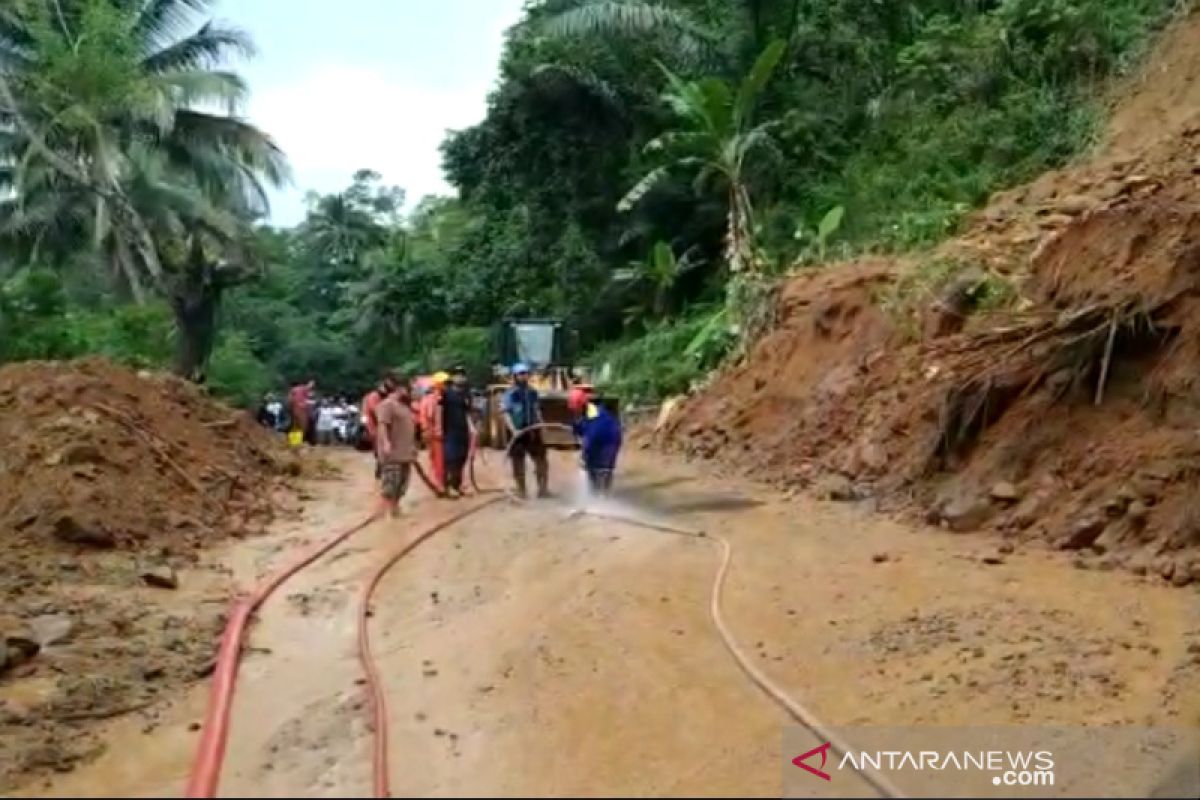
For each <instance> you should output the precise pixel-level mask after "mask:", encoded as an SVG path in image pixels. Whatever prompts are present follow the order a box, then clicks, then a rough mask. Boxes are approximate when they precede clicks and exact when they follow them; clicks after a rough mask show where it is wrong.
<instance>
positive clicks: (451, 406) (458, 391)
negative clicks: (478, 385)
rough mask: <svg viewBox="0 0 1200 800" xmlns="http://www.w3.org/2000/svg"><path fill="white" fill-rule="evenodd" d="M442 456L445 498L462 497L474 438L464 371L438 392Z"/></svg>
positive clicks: (456, 374) (459, 371)
mask: <svg viewBox="0 0 1200 800" xmlns="http://www.w3.org/2000/svg"><path fill="white" fill-rule="evenodd" d="M441 414H442V424H441V429H442V452H443V453H444V460H445V467H446V496H447V497H449V498H451V499H457V498H459V497H462V496H463V494H464V491H463V471H464V470H465V469H466V466H467V456H468V455H470V452H471V439H472V438H473V437H474V436H475V423H474V421H473V420H472V419H471V393H470V391H469V389H468V387H467V373H466V371H465V370H460V369H455V370H454V374H453V376H452V377H451V380H450V384H449V385H448V386H446V388H445V389H443V390H442V406H441Z"/></svg>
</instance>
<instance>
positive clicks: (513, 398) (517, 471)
mask: <svg viewBox="0 0 1200 800" xmlns="http://www.w3.org/2000/svg"><path fill="white" fill-rule="evenodd" d="M512 374H513V385H512V388H510V389H509V390H508V391H507V392H505V393H504V405H503V408H504V424H505V425H507V426H508V432H509V434H510V435H512V436H514V437H516V438H515V439H514V440H513V443H512V446H511V447H510V448H509V451H508V453H509V457H510V458H511V459H512V470H513V482H514V483H515V484H516V491H517V496H518V497H525V496H526V489H525V456H526V455H528V456H529V457H530V458H531V459H533V471H534V475H535V476H536V477H537V485H538V497H549V496H550V487H549V484H550V461H549V459H547V458H546V443H545V441H544V440H543V439H542V432H541V431H540V430H536V431H526V430H525V429H526V428H529V427H530V426H533V425H537V424H539V423H540V422H541V421H542V411H541V408H540V407H539V405H538V403H539V400H538V393H537V389H534V388H533V387H532V386H530V385H529V367H528V366H526V365H525V364H515V365H513V369H512ZM522 431H524V432H523V433H522ZM518 434H519V435H518Z"/></svg>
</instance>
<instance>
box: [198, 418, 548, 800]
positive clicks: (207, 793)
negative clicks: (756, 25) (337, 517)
mask: <svg viewBox="0 0 1200 800" xmlns="http://www.w3.org/2000/svg"><path fill="white" fill-rule="evenodd" d="M550 427H559V428H566V427H568V426H565V425H558V424H555V423H543V424H538V425H533V426H530V427H529V428H525V429H523V430H521V431H518V432H517V434H516V436H514V437H513V441H515V440H516V438H517V437H519V436H520V435H521V434H523V433H526V432H527V431H531V430H537V429H540V428H550ZM511 448H512V442H509V446H508V448H507V450H506V452H507V451H508V450H511ZM475 449H476V442H475V439H474V437H472V440H471V451H470V456H469V457H470V461H471V481H472V483H474V481H475V468H474V461H475ZM414 467H415V469H416V471H417V474H418V475H419V476H420V477H421V480H422V481H424V483H425V484H426V485H427V486H428V487H429V489H430V490H431V491H432V492H433V493H434V494H435V495H437V496H439V497H442V496H444V491H442V490H441V489H439V487H437V486H436V484H434V482H433V481H432V480H430V478H429V476H428V474H426V473H425V471H424V469H422V467H421V464H420V462H419V461H418V462H414ZM476 490H477V491H481V493H489V494H490V493H494V492H500V491H501V490H499V489H486V490H479V489H478V486H476ZM502 499H504V498H503V497H493V498H491V499H489V500H486V501H484V502H482V503H479V504H478V505H476V506H473V507H472V508H470V509H467V510H466V511H463V512H462V513H460V514H457V515H455V516H453V517H451V518H450V519H448V520H446V521H444V522H441V523H438V524H437V525H434V526H433V527H432V528H430V529H429V530H427V531H425V532H423V533H421V534H420V535H419V536H417V538H416V539H414V540H413V541H412V542H411V543H409V544H408V545H405V546H404V547H402V548H400V549H399V550H397V551H396V552H395V553H393V554H392V555H391V556H389V557H388V558H387V559H386V560H385V561H384V563H383V564H382V565H381V566H380V568H379V570H377V571H376V573H375V574H374V575H373V576H372V577H371V580H370V581H369V582H368V583H367V586H366V588H365V591H364V592H363V603H362V613H361V615H360V619H359V656H360V658H361V659H362V662H363V668H364V669H365V670H366V672H367V683H368V687H369V691H370V694H371V702H372V706H373V709H374V716H375V730H376V741H375V789H376V792H377V796H379V797H387V796H388V794H387V792H388V776H387V721H386V703H385V700H384V697H383V693H382V689H381V684H380V682H379V674H378V671H377V670H376V668H375V666H374V662H373V661H372V659H371V649H370V641H369V636H368V634H367V629H366V619H367V612H368V602H369V600H370V597H371V594H372V593H373V592H374V590H375V587H376V585H378V583H379V581H380V580H381V579H382V578H383V576H384V574H386V573H387V571H388V570H389V569H391V567H392V566H393V565H395V563H396V562H397V561H399V560H400V559H401V558H403V557H404V556H405V555H406V554H407V553H408V552H409V551H411V550H412V549H413V548H414V547H416V546H417V545H418V544H420V543H421V542H423V541H425V540H426V539H428V538H429V537H430V536H432V535H433V534H435V533H437V532H438V531H440V530H442V529H443V528H446V527H448V526H450V525H453V524H454V523H455V522H458V521H459V520H461V519H463V518H465V517H468V516H470V515H471V514H474V513H476V512H478V511H480V510H482V509H483V508H486V507H487V506H490V505H492V504H493V503H496V502H499V501H500V500H502ZM379 517H380V512H375V513H373V514H372V515H371V516H369V517H367V518H366V519H365V520H363V521H362V522H360V523H358V524H357V525H354V526H353V527H351V528H348V529H346V530H344V531H341V532H340V533H338V534H335V535H334V536H331V537H330V538H329V539H327V540H325V541H324V542H321V543H319V544H318V545H316V546H315V547H313V548H310V549H309V550H308V551H305V552H304V554H302V555H301V556H300V557H299V558H297V559H296V560H295V561H293V562H290V563H288V564H287V565H286V566H285V567H284V568H283V569H281V570H279V571H277V572H276V573H274V574H273V575H271V576H270V577H269V578H267V579H266V580H265V581H263V582H262V583H260V584H259V585H258V586H257V587H255V589H254V590H253V591H252V592H251V593H249V594H248V595H246V594H243V595H240V596H238V597H237V598H236V599H235V600H234V602H233V604H232V606H231V607H230V612H229V619H228V621H227V622H226V623H225V631H224V632H223V634H222V636H221V645H220V647H219V649H218V650H217V660H216V668H215V669H214V671H213V680H212V690H211V692H210V694H209V701H208V709H207V711H206V712H205V716H204V726H203V729H202V730H201V733H200V742H199V744H198V745H197V749H196V756H195V758H194V759H193V761H192V769H191V772H190V774H189V776H188V783H187V789H186V792H185V795H184V796H185V797H188V798H211V797H216V794H217V787H218V785H219V783H220V778H221V766H222V765H223V763H224V761H225V749H226V746H227V745H228V742H229V719H230V712H231V710H232V707H233V693H234V688H235V686H236V684H237V671H238V666H239V664H240V660H241V653H242V645H243V643H244V641H245V637H246V627H247V624H248V622H249V621H250V617H251V615H252V614H253V613H254V612H255V611H257V610H258V608H259V607H260V606H261V605H262V604H263V603H264V602H265V601H266V600H267V598H268V597H270V596H271V594H272V593H274V592H275V590H276V589H278V588H279V587H280V586H281V585H282V584H283V583H284V582H285V581H287V580H288V579H289V578H291V577H292V576H293V575H295V574H296V573H297V572H299V571H300V570H302V569H304V568H305V567H307V566H308V565H310V564H312V563H313V562H314V561H316V560H317V559H318V558H320V557H321V556H323V555H324V554H325V553H328V552H329V551H330V550H332V549H333V548H334V547H336V546H337V545H339V544H341V543H342V542H343V541H345V540H346V539H348V538H350V537H351V536H353V535H354V534H356V533H358V532H360V531H362V530H363V529H364V528H366V527H368V526H369V525H371V524H372V523H374V522H376V521H377V520H378V519H379Z"/></svg>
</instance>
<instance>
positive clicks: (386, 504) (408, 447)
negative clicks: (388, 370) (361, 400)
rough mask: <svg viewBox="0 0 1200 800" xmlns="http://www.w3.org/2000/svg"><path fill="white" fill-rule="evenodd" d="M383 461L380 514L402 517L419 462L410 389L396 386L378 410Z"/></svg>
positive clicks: (380, 458) (378, 441) (378, 443)
mask: <svg viewBox="0 0 1200 800" xmlns="http://www.w3.org/2000/svg"><path fill="white" fill-rule="evenodd" d="M375 417H376V422H377V424H378V428H377V438H376V442H375V448H376V453H377V458H378V461H379V472H380V477H379V485H380V495H381V497H380V511H381V512H383V513H388V514H390V515H391V516H392V517H398V516H400V500H401V499H402V498H403V497H404V495H405V494H406V493H407V492H408V485H409V483H410V480H411V478H412V465H413V462H414V461H416V460H417V446H416V424H415V422H414V421H413V415H412V408H411V407H410V406H409V403H408V396H407V387H406V386H404V385H403V383H402V382H400V381H397V382H396V383H395V384H393V386H392V389H391V391H390V392H389V394H388V395H387V397H385V398H384V399H383V400H382V401H380V403H379V406H378V407H377V408H376V409H375Z"/></svg>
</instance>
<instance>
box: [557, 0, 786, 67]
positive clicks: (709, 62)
mask: <svg viewBox="0 0 1200 800" xmlns="http://www.w3.org/2000/svg"><path fill="white" fill-rule="evenodd" d="M723 7H724V8H725V10H726V13H727V14H728V17H727V18H726V19H722V20H720V21H719V23H718V24H716V25H706V24H704V22H702V21H701V19H700V18H699V16H698V15H697V14H696V13H695V12H691V11H688V10H684V9H682V8H679V7H677V6H672V5H668V4H667V3H664V2H661V1H660V2H652V1H651V0H552V1H551V2H550V3H548V4H547V6H546V8H545V10H544V13H545V18H544V21H543V22H542V24H541V30H542V31H543V32H545V33H546V34H548V35H550V36H553V37H564V38H581V37H599V38H611V37H618V36H624V37H634V36H637V37H644V36H647V35H649V36H651V37H653V41H654V42H655V43H656V44H657V45H658V48H659V51H660V54H661V56H662V57H663V60H664V61H667V62H668V63H670V64H671V65H672V66H673V67H674V68H676V69H678V70H682V71H686V72H687V73H689V74H706V75H712V74H716V75H721V76H722V77H725V78H727V79H732V78H734V77H736V76H740V75H744V74H746V72H747V71H748V70H749V69H750V66H751V65H752V64H753V63H754V61H755V59H756V58H757V57H758V55H759V53H761V52H762V51H763V49H764V48H765V47H766V46H767V45H768V44H769V43H770V42H772V41H774V40H781V41H783V42H785V44H786V45H787V46H788V47H790V46H791V44H792V42H793V41H794V39H795V38H796V34H797V33H798V30H799V23H800V17H801V0H786V1H785V2H780V1H779V0H728V2H726V3H724V4H723Z"/></svg>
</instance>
